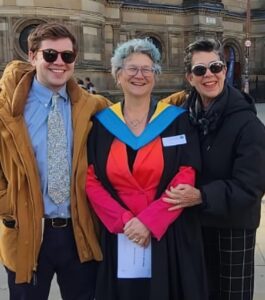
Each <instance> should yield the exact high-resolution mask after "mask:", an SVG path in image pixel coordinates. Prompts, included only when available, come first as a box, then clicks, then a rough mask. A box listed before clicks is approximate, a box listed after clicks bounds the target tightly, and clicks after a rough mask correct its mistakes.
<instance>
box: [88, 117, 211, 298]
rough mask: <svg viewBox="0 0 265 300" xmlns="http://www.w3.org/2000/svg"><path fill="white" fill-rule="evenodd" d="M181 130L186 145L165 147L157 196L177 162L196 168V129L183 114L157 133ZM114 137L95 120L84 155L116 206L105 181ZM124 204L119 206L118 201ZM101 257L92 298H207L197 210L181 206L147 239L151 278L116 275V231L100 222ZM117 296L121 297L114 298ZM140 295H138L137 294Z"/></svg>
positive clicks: (171, 174)
mask: <svg viewBox="0 0 265 300" xmlns="http://www.w3.org/2000/svg"><path fill="white" fill-rule="evenodd" d="M178 133H181V134H182V133H185V134H186V135H187V138H188V143H187V144H186V145H184V146H182V147H164V148H163V157H164V164H165V165H164V170H163V174H162V177H161V181H160V183H159V186H158V190H157V195H156V198H158V197H160V195H161V193H162V192H163V191H164V190H165V189H166V187H167V185H168V183H169V182H170V181H171V179H172V178H173V177H174V175H175V174H176V173H177V171H178V168H179V166H180V165H190V166H193V167H194V168H195V169H199V168H200V154H199V147H198V144H199V143H198V138H197V133H196V130H194V128H193V127H192V126H190V124H189V121H188V115H187V114H186V113H184V114H182V115H181V116H180V117H178V118H177V119H176V120H175V121H173V122H172V123H171V124H170V125H169V126H168V127H167V128H166V129H165V130H164V131H163V132H162V133H161V134H160V135H161V137H162V138H163V137H169V136H174V135H176V134H178ZM113 138H114V136H113V135H112V134H111V133H110V132H109V131H108V130H107V129H106V128H105V127H104V126H103V125H102V124H101V123H100V122H99V121H98V120H97V119H95V120H94V124H93V129H92V132H91V134H90V136H89V141H88V153H89V158H90V161H89V162H90V163H93V165H94V167H95V171H96V175H97V177H98V179H99V180H100V181H101V183H102V184H103V186H104V187H105V189H106V190H107V191H108V192H109V193H110V194H111V195H112V197H113V198H114V199H116V200H117V201H118V202H119V203H120V204H122V203H123V202H122V201H121V199H119V197H118V194H117V192H116V191H115V187H113V186H112V185H111V183H110V181H109V180H108V176H107V174H106V163H107V158H108V153H109V150H110V146H111V143H112V141H113ZM123 205H124V204H123ZM101 225H102V226H101V237H100V240H101V247H102V252H103V257H104V259H103V261H102V262H101V263H100V264H99V269H98V277H97V287H96V299H98V300H101V299H102V300H105V299H108V300H117V299H124V300H125V299H127V300H128V299H144V300H151V299H152V300H156V299H157V300H161V299H163V300H174V299H176V300H177V299H179V300H205V299H207V298H208V297H207V287H206V273H205V267H204V255H203V245H202V237H201V231H200V222H199V216H198V208H197V207H193V208H188V209H185V210H184V211H183V212H182V214H181V216H180V217H179V218H178V219H177V220H176V221H175V222H173V224H171V225H170V226H169V228H168V229H167V232H166V234H165V235H164V236H163V237H162V239H161V240H160V241H157V240H156V239H154V238H152V273H153V275H152V278H151V279H150V280H148V282H147V281H146V279H134V280H129V279H126V280H124V279H117V275H116V274H117V235H116V234H112V233H110V232H108V230H107V229H106V227H105V226H104V225H103V224H101ZM118 290H119V294H122V295H123V297H122V298H119V296H118V295H117V291H118ZM139 294H141V297H140V298H139Z"/></svg>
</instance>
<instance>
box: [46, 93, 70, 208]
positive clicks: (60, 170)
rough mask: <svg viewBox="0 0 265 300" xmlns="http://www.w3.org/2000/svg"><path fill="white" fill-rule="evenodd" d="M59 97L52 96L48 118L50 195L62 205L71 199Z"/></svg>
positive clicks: (64, 133) (65, 142)
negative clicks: (58, 104) (58, 106)
mask: <svg viewBox="0 0 265 300" xmlns="http://www.w3.org/2000/svg"><path fill="white" fill-rule="evenodd" d="M58 98H59V95H53V96H52V106H51V111H50V113H49V117H48V194H49V196H50V197H51V199H52V200H53V202H54V203H56V204H60V203H62V202H64V201H65V200H66V199H68V198H69V197H70V172H69V164H68V160H67V140H66V132H65V128H64V123H63V119H62V116H61V113H60V112H59V110H58V108H57V101H58Z"/></svg>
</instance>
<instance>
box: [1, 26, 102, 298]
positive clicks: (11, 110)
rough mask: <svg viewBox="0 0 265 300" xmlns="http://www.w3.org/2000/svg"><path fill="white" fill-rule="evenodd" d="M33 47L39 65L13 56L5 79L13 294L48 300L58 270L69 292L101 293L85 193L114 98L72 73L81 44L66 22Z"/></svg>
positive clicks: (5, 231) (7, 237)
mask: <svg viewBox="0 0 265 300" xmlns="http://www.w3.org/2000/svg"><path fill="white" fill-rule="evenodd" d="M28 46H29V61H30V63H31V64H28V63H24V62H20V61H14V62H11V63H10V64H9V65H8V66H7V67H6V69H5V71H4V74H3V76H2V79H1V83H0V84H1V92H0V219H1V221H0V259H1V261H2V263H3V264H4V266H5V268H6V271H7V274H8V284H9V291H10V299H11V300H19V299H27V300H36V299H38V300H45V299H48V295H49V290H50V284H51V280H52V278H53V276H54V273H56V275H57V281H58V284H59V286H60V291H61V294H62V298H63V299H69V300H70V299H72V300H73V299H74V300H77V299H78V300H82V299H84V300H88V299H94V284H95V272H96V265H97V263H96V261H98V260H101V258H102V254H101V251H100V248H99V245H98V241H97V237H96V233H95V227H94V223H93V217H92V215H91V211H90V208H89V207H88V202H87V200H86V196H85V178H86V175H85V173H86V169H87V154H86V138H87V134H88V132H89V131H90V129H91V126H92V123H91V121H90V118H91V116H92V115H93V114H95V113H96V112H97V111H98V110H100V109H102V108H103V107H105V106H106V105H107V100H106V99H103V98H99V97H96V96H92V95H89V94H88V93H87V92H86V91H84V90H83V89H82V88H80V87H79V86H78V85H77V83H76V82H75V80H74V79H73V78H72V75H73V72H74V66H75V60H76V55H77V51H78V46H77V42H76V39H75V37H74V36H73V34H72V33H71V32H69V30H68V29H67V28H66V27H65V26H64V25H61V24H57V23H47V24H42V25H39V26H38V27H37V28H36V29H35V30H34V31H33V32H32V33H31V34H30V36H29V38H28ZM88 98H89V101H87V100H88ZM54 167H56V169H55V170H54ZM61 172H63V173H62V174H61ZM59 174H61V175H59ZM56 176H57V177H56Z"/></svg>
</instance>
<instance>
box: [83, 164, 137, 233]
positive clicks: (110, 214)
mask: <svg viewBox="0 0 265 300" xmlns="http://www.w3.org/2000/svg"><path fill="white" fill-rule="evenodd" d="M86 193H87V196H88V200H89V201H90V203H91V205H92V207H93V209H94V210H95V212H96V214H97V216H98V217H99V219H100V220H101V222H102V223H103V224H104V225H105V226H106V227H107V229H108V230H109V232H111V233H121V232H123V227H124V225H125V224H126V223H127V222H128V221H129V220H130V219H131V218H133V217H134V215H133V214H132V213H131V212H130V211H129V210H126V209H125V208H124V207H122V206H121V205H120V204H119V203H118V202H117V201H116V200H115V199H113V198H112V196H111V195H110V194H109V192H108V191H107V190H106V189H105V188H104V187H103V185H102V184H101V182H100V181H99V180H98V179H97V177H96V174H95V171H94V167H93V165H92V164H91V165H89V167H88V169H87V179H86Z"/></svg>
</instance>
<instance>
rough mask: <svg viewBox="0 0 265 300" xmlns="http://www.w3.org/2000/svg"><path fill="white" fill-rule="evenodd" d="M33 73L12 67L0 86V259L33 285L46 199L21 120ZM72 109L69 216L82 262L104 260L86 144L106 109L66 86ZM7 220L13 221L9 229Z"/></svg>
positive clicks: (27, 67) (21, 66)
mask: <svg viewBox="0 0 265 300" xmlns="http://www.w3.org/2000/svg"><path fill="white" fill-rule="evenodd" d="M34 74H35V70H34V69H33V68H32V67H31V65H30V64H28V63H24V62H21V61H13V62H11V63H9V64H8V65H7V67H6V69H5V71H4V73H3V76H2V78H1V81H0V260H1V261H2V263H3V264H4V265H5V266H6V267H8V268H9V269H10V270H12V271H14V272H16V283H23V282H30V280H31V278H32V274H33V272H34V271H35V270H36V268H37V259H38V255H39V250H40V246H41V240H42V231H43V228H42V226H43V222H42V221H43V199H42V193H41V186H40V178H39V175H38V169H37V163H36V160H35V156H34V153H33V148H32V145H31V141H30V138H29V134H28V130H27V127H26V124H25V121H24V118H23V111H24V107H25V104H26V101H27V97H28V93H29V90H30V88H31V83H32V80H33V77H34ZM67 91H68V93H69V96H70V99H71V104H72V124H73V133H74V141H73V161H72V178H71V216H72V222H73V228H74V234H75V240H76V245H77V249H78V254H79V257H80V261H81V262H85V261H89V260H92V259H95V260H101V259H102V253H101V250H100V247H99V244H98V240H97V235H96V231H95V224H94V216H93V213H92V212H91V209H90V207H89V204H88V201H87V199H86V194H85V180H86V169H87V150H86V140H87V135H88V133H89V131H90V129H91V126H92V122H91V121H90V117H91V116H92V115H93V114H95V113H96V112H97V111H98V110H101V109H102V108H104V107H106V106H107V105H108V102H107V100H106V99H105V98H103V97H100V96H95V95H91V94H88V93H87V92H86V91H84V90H83V89H82V88H80V87H79V86H78V85H77V84H76V82H75V81H74V79H70V80H69V81H68V82H67ZM3 220H6V221H10V220H15V222H16V223H15V228H8V227H6V226H5V225H4V224H3Z"/></svg>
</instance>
